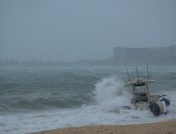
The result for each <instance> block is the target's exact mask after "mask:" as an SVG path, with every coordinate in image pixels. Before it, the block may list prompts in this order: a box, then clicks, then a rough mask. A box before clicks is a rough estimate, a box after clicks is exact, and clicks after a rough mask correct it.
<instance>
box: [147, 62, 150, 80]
mask: <svg viewBox="0 0 176 134" xmlns="http://www.w3.org/2000/svg"><path fill="white" fill-rule="evenodd" d="M147 79H148V80H149V79H150V76H149V71H148V64H147Z"/></svg>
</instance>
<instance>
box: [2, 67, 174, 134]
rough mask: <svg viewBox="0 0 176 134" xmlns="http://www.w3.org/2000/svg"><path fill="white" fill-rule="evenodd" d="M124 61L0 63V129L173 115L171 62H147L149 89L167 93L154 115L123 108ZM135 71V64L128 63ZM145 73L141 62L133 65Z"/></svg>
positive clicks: (13, 131)
mask: <svg viewBox="0 0 176 134" xmlns="http://www.w3.org/2000/svg"><path fill="white" fill-rule="evenodd" d="M126 69H127V67H124V66H121V67H117V66H71V67H70V66H62V67H59V66H55V67H52V66H50V67H47V66H45V67H39V66H38V67H37V66H36V67H7V66H3V67H0V133H1V134H19V133H29V132H34V131H40V130H46V129H53V128H63V127H70V126H73V127H74V126H83V125H100V124H134V123H144V122H155V121H161V120H167V119H172V118H176V67H174V66H171V67H169V66H151V67H149V74H150V77H151V78H152V79H154V80H156V81H155V82H154V83H152V84H150V86H149V88H150V91H151V94H160V93H161V92H163V91H164V92H165V93H167V94H168V95H169V96H170V98H171V105H170V107H169V113H168V114H167V115H161V116H159V117H155V116H153V114H152V113H151V112H149V111H146V110H134V109H131V110H125V109H121V107H122V106H124V105H129V103H130V98H131V92H130V88H127V87H124V86H123V85H124V82H125V80H128V75H127V74H126ZM128 70H129V73H130V76H131V77H133V76H135V66H130V67H128ZM139 75H140V76H145V77H146V66H140V67H139Z"/></svg>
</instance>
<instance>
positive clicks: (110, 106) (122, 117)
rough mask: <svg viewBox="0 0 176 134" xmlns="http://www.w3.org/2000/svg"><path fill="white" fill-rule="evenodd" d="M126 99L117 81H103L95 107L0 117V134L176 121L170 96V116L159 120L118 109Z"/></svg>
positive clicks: (97, 88) (97, 89)
mask: <svg viewBox="0 0 176 134" xmlns="http://www.w3.org/2000/svg"><path fill="white" fill-rule="evenodd" d="M169 94H170V93H169ZM127 96H129V94H128V92H126V90H125V89H124V88H123V84H122V82H121V80H120V79H119V78H117V77H116V76H112V77H109V78H104V79H102V80H101V81H99V82H98V83H97V84H96V85H95V99H96V103H95V104H93V105H88V106H87V105H84V106H82V107H80V108H75V109H62V110H61V109H60V110H50V111H42V112H35V113H30V114H29V113H28V114H27V113H23V114H16V115H3V116H0V133H1V134H9V133H10V134H19V133H29V132H34V131H41V130H46V129H54V128H63V127H71V126H72V127H75V126H84V125H100V124H105V125H107V124H108V125H112V124H134V123H146V122H155V121H161V120H166V119H171V118H176V114H175V113H176V109H175V106H176V99H174V96H173V95H172V96H171V107H170V112H169V113H168V114H167V115H161V116H158V117H155V116H154V115H153V114H152V113H151V112H149V111H145V110H134V109H131V110H125V109H121V108H120V107H121V106H123V105H127V104H128V103H129V102H128V101H129V98H128V97H127ZM173 107H174V108H173Z"/></svg>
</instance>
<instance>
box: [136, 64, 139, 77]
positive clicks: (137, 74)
mask: <svg viewBox="0 0 176 134" xmlns="http://www.w3.org/2000/svg"><path fill="white" fill-rule="evenodd" d="M136 74H137V77H138V80H139V74H138V69H137V66H136Z"/></svg>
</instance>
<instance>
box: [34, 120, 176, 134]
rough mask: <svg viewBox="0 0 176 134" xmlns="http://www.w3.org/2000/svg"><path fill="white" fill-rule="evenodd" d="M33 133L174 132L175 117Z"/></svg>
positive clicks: (136, 133) (120, 133)
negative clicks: (127, 123) (136, 122)
mask: <svg viewBox="0 0 176 134" xmlns="http://www.w3.org/2000/svg"><path fill="white" fill-rule="evenodd" d="M33 134H176V119H174V120H169V121H163V122H157V123H145V124H138V125H100V126H85V127H74V128H62V129H54V130H47V131H40V132H36V133H33Z"/></svg>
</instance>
